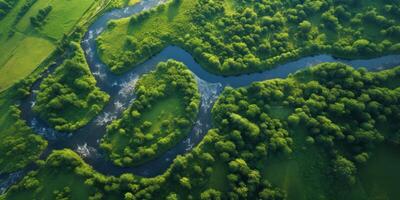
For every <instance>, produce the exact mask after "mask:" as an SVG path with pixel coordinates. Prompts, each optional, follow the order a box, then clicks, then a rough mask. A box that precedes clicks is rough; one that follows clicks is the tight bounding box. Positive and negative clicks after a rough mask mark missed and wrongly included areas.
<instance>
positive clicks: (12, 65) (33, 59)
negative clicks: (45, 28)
mask: <svg viewBox="0 0 400 200" xmlns="http://www.w3.org/2000/svg"><path fill="white" fill-rule="evenodd" d="M54 49H55V46H54V45H53V44H52V43H51V42H49V41H48V40H45V39H42V38H37V37H26V38H25V39H23V40H22V41H21V42H20V43H19V44H18V46H17V47H16V49H14V50H12V51H11V55H10V57H9V59H8V60H7V62H5V63H4V65H3V66H1V67H0V90H3V89H5V88H7V87H9V86H10V85H12V84H13V83H15V82H16V81H18V80H20V79H22V78H24V77H26V76H27V75H29V74H30V73H31V72H32V71H33V70H34V69H35V68H36V66H38V65H39V64H40V63H42V62H43V61H44V60H45V59H46V58H47V57H48V56H49V54H50V52H52V51H53V50H54Z"/></svg>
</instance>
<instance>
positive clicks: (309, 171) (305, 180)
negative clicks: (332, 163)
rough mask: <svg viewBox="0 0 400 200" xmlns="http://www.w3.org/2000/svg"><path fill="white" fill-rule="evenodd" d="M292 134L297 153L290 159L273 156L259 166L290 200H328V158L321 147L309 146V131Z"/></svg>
mask: <svg viewBox="0 0 400 200" xmlns="http://www.w3.org/2000/svg"><path fill="white" fill-rule="evenodd" d="M290 132H291V135H292V138H293V141H294V147H293V153H292V154H291V155H290V156H284V155H270V156H269V157H268V158H267V159H266V160H265V161H262V162H261V163H262V164H259V166H260V169H261V174H262V176H263V178H265V179H266V180H268V181H270V182H271V183H272V184H274V185H276V186H279V187H280V188H281V189H283V190H284V191H285V192H286V193H287V197H288V199H289V200H292V199H293V200H294V199H296V200H306V199H326V198H328V197H329V194H328V187H329V185H328V184H329V183H328V182H327V180H328V178H327V176H326V173H327V171H328V169H329V162H328V159H327V157H326V156H327V155H326V154H324V153H323V151H322V150H321V149H319V148H318V147H317V146H314V145H307V144H306V143H305V138H304V137H305V136H306V130H305V129H302V128H298V129H296V131H290Z"/></svg>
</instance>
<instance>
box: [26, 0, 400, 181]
mask: <svg viewBox="0 0 400 200" xmlns="http://www.w3.org/2000/svg"><path fill="white" fill-rule="evenodd" d="M162 2H164V1H163V0H147V1H146V0H144V1H142V2H141V3H139V4H137V5H134V6H131V7H127V8H122V9H114V10H111V11H109V12H107V13H105V14H103V15H102V16H100V17H99V18H98V19H97V20H96V21H95V22H94V23H93V24H92V25H91V26H90V27H89V29H88V31H87V33H86V34H85V36H84V38H83V40H82V42H81V46H82V48H83V50H84V52H85V56H86V59H87V62H88V64H89V66H90V69H91V71H92V74H93V75H94V76H95V78H96V80H97V86H98V87H100V88H101V90H103V91H105V92H107V93H108V94H109V95H110V96H111V98H110V103H108V104H107V106H106V107H105V108H104V110H103V111H102V112H101V113H100V114H99V115H98V116H97V117H95V119H93V120H92V121H91V122H90V123H88V124H87V125H86V126H85V127H83V128H80V129H78V130H77V131H75V132H74V133H58V132H56V131H55V130H54V129H52V128H51V127H50V126H48V125H47V124H46V123H45V122H43V121H42V120H40V119H38V118H37V116H36V115H35V114H34V113H33V112H32V106H33V105H34V103H35V92H33V93H32V95H30V97H29V98H28V99H27V100H26V101H24V102H23V103H22V104H21V110H22V118H23V119H25V120H26V121H27V123H28V124H29V125H30V126H31V127H32V129H33V130H34V131H35V132H37V133H38V134H40V135H43V136H44V137H45V138H46V139H47V140H49V145H48V148H47V149H46V151H45V153H44V154H43V155H42V158H44V157H46V156H47V155H48V154H49V153H50V152H51V151H52V150H54V149H63V148H71V149H73V150H75V151H76V152H77V153H79V154H80V155H81V156H82V157H83V158H84V160H85V161H86V162H87V163H88V164H90V165H92V166H93V168H94V169H95V170H97V171H99V172H101V173H103V174H106V175H119V174H122V173H128V172H129V173H134V174H136V175H140V176H145V177H152V176H156V175H159V174H161V173H163V172H164V171H165V170H166V169H167V168H168V167H169V166H170V164H171V163H172V161H173V159H174V158H175V157H176V156H177V155H180V154H184V153H185V152H187V151H190V150H191V149H192V148H193V147H194V146H196V144H198V143H199V142H200V141H201V139H202V138H203V137H204V135H205V134H206V133H207V131H208V130H209V128H210V127H211V108H212V106H213V104H214V102H215V100H216V99H217V97H218V95H219V94H220V93H221V91H222V90H223V88H224V87H225V86H232V87H240V86H246V85H249V84H251V83H252V82H254V81H262V80H267V79H273V78H285V77H287V76H288V75H289V74H290V73H294V72H296V71H297V70H300V69H304V68H307V67H310V66H313V65H316V64H319V63H323V62H343V63H346V64H349V65H351V66H353V67H355V68H359V67H366V68H367V69H369V70H381V69H386V68H390V67H394V66H397V65H399V64H400V55H389V56H383V57H379V58H375V59H363V60H351V61H348V60H341V59H337V58H334V57H332V56H330V55H326V54H322V55H317V56H309V57H304V58H301V59H299V60H296V61H293V62H289V63H286V64H283V65H279V66H277V67H276V68H274V69H272V70H268V71H264V72H262V73H252V74H245V75H241V76H231V77H223V76H218V75H215V74H211V73H209V72H207V71H206V70H204V69H203V68H202V67H201V66H200V65H199V64H198V63H196V61H195V60H194V59H193V57H192V56H191V55H190V54H189V53H188V52H186V51H185V50H183V49H181V48H179V47H176V46H168V47H166V48H165V49H164V50H163V51H161V52H160V53H159V54H157V55H156V56H154V57H152V58H151V59H149V60H148V61H146V62H144V63H143V64H140V65H138V66H136V67H135V68H134V69H132V70H131V71H129V72H128V73H125V74H123V75H121V76H118V75H115V74H112V73H111V72H110V71H109V70H108V68H107V66H106V65H105V64H104V63H102V62H101V60H100V58H99V55H98V53H97V50H96V49H97V45H96V38H97V37H98V36H99V35H100V34H101V33H102V31H104V30H105V28H106V26H107V22H108V21H110V20H113V19H119V18H123V17H127V16H131V15H133V14H135V13H138V12H140V11H143V10H146V9H149V8H152V7H154V6H156V5H159V4H160V3H162ZM168 59H175V60H177V61H180V62H183V63H184V64H185V65H186V66H188V68H189V69H190V70H191V71H192V72H193V74H194V75H195V77H196V80H197V82H198V85H199V91H200V94H201V100H202V101H201V107H200V112H199V115H198V118H197V120H196V123H195V125H194V127H193V129H192V131H191V132H190V133H189V134H188V136H187V138H186V139H184V140H182V141H180V142H179V143H178V144H177V145H176V146H175V147H173V148H172V149H170V150H169V151H167V152H166V153H164V154H163V155H162V156H160V157H158V158H156V159H154V160H152V161H149V162H147V163H144V164H143V165H141V166H138V167H117V166H115V165H113V163H112V162H111V161H109V160H107V159H106V156H105V155H104V154H103V152H102V151H101V150H100V149H99V141H100V139H101V138H102V136H103V135H104V134H105V130H106V129H105V127H106V126H107V124H109V123H110V122H111V121H112V120H114V119H117V118H118V117H119V116H120V115H121V113H122V112H123V111H124V110H125V109H126V108H127V107H128V106H129V104H130V103H131V102H132V101H133V100H134V98H135V95H134V92H133V91H134V86H135V83H136V81H137V80H138V78H139V77H140V75H142V74H144V73H147V72H149V71H150V70H152V69H154V68H155V66H156V65H157V63H159V62H162V61H167V60H168ZM40 81H41V80H39V81H37V82H36V83H35V84H34V85H33V87H32V88H33V89H32V90H33V91H35V90H37V89H38V87H39V84H40Z"/></svg>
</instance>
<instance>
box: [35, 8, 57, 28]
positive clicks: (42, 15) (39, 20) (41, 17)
mask: <svg viewBox="0 0 400 200" xmlns="http://www.w3.org/2000/svg"><path fill="white" fill-rule="evenodd" d="M52 9H53V7H51V6H47V7H45V8H43V9H40V10H39V11H38V13H37V14H36V16H34V17H31V18H30V20H31V24H32V26H34V27H36V28H39V27H41V26H43V24H44V23H45V19H46V17H47V16H48V15H49V13H50V11H51V10H52Z"/></svg>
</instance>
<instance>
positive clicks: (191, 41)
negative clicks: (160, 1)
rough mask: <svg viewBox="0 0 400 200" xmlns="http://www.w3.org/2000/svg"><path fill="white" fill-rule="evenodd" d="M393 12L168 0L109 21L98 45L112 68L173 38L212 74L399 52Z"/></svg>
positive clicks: (343, 4) (391, 7)
mask: <svg viewBox="0 0 400 200" xmlns="http://www.w3.org/2000/svg"><path fill="white" fill-rule="evenodd" d="M351 2H352V1H351ZM232 5H234V6H232ZM398 10H399V6H398V4H396V1H386V0H379V1H374V2H373V3H372V2H369V1H368V2H364V3H349V2H347V1H327V0H321V1H312V0H306V1H278V0H273V1H270V0H261V1H242V0H213V1H211V0H196V1H191V0H190V1H189V0H182V1H170V3H169V4H166V5H162V6H159V7H157V8H155V9H152V10H150V11H146V12H141V13H140V14H138V15H135V16H132V17H131V18H130V19H121V20H117V21H112V22H111V23H110V26H109V28H108V30H107V31H105V32H104V33H103V34H102V35H101V37H100V38H99V39H98V44H99V51H100V53H101V56H102V59H103V61H104V62H106V63H107V64H108V65H109V66H110V68H111V70H112V71H114V72H116V73H122V72H124V71H126V70H127V69H128V68H130V67H132V66H134V65H135V64H138V63H141V62H143V61H144V60H146V59H147V58H149V57H151V56H152V55H154V54H156V53H157V52H159V51H161V50H162V49H163V48H164V47H165V46H167V45H171V44H172V45H178V46H181V47H183V48H184V49H186V50H189V52H190V53H191V54H192V55H193V56H194V57H195V58H196V60H198V61H199V62H200V64H202V66H204V67H205V68H206V69H208V70H210V71H212V72H214V73H219V74H224V75H233V74H242V73H247V72H254V71H262V70H265V69H269V68H271V67H273V66H275V65H276V64H277V63H282V62H286V61H288V60H291V59H296V58H300V57H303V56H306V55H314V54H317V53H321V52H324V53H330V54H333V55H335V56H339V57H343V58H354V57H371V56H376V55H382V54H389V53H394V52H399V48H398V46H399V45H398V44H399V42H400V40H399V38H400V37H396V36H397V35H398V34H399V27H398V25H397V24H398V22H399V21H398V20H399V19H400V18H399V15H398ZM160 24H162V25H160ZM126 33H128V34H126Z"/></svg>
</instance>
